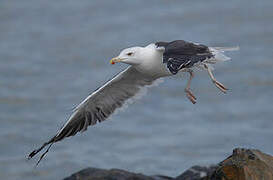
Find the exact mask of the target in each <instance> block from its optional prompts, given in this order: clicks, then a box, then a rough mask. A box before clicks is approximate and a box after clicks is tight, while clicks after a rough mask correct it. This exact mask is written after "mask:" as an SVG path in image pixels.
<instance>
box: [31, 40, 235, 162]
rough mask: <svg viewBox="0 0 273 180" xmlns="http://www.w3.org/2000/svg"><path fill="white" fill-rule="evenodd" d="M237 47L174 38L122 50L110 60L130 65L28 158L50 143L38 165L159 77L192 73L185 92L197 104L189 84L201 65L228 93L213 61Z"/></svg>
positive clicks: (98, 91) (97, 91) (84, 103)
mask: <svg viewBox="0 0 273 180" xmlns="http://www.w3.org/2000/svg"><path fill="white" fill-rule="evenodd" d="M238 49H239V47H208V46H205V45H202V44H197V43H192V42H187V41H184V40H175V41H172V42H156V43H152V44H149V45H148V46H146V47H131V48H127V49H124V50H122V51H121V52H120V54H119V55H118V56H117V57H115V58H112V59H111V60H110V63H111V64H115V63H119V62H120V63H125V64H128V65H129V66H128V67H127V68H126V69H125V70H123V71H121V72H120V73H119V74H117V75H116V76H114V77H113V78H112V79H111V80H109V81H108V82H106V83H105V84H104V85H103V86H101V87H100V88H98V89H97V90H96V91H94V92H93V93H91V94H90V95H89V96H88V97H87V98H86V99H85V100H84V101H82V102H81V103H80V104H79V105H78V106H77V107H76V108H75V109H74V111H73V113H72V115H71V116H70V118H69V119H68V121H67V122H66V123H65V124H64V126H63V127H62V128H61V129H60V130H59V131H58V132H57V133H56V134H55V135H54V136H53V137H52V138H50V139H49V141H47V142H45V143H44V144H43V145H42V146H41V147H40V148H38V149H35V150H34V151H32V152H31V153H30V154H29V156H28V158H29V159H31V158H32V157H34V156H35V155H36V154H38V153H39V152H40V151H41V150H42V149H44V148H45V147H47V146H48V147H47V149H46V151H45V152H44V153H43V154H42V155H41V156H40V159H39V160H38V162H37V165H38V164H39V162H40V161H41V160H42V159H43V157H44V156H45V155H46V154H47V153H48V151H49V149H50V148H51V146H52V145H53V144H54V143H56V142H58V141H61V140H63V139H64V138H66V137H69V136H74V135H75V134H76V133H78V132H84V131H86V130H87V128H88V126H92V125H95V124H96V123H97V122H102V121H104V120H106V119H107V118H108V117H109V116H110V115H111V114H113V113H114V112H115V111H116V110H117V109H118V108H120V107H122V106H123V105H124V103H125V102H126V101H127V100H128V99H130V98H133V97H134V96H136V95H137V94H138V93H139V92H140V90H141V89H142V88H144V87H145V86H146V87H147V86H150V85H152V84H153V82H155V80H157V79H159V78H163V77H167V76H173V75H176V74H177V73H178V72H186V73H189V75H190V76H189V79H188V82H187V85H186V88H185V93H186V96H187V97H188V99H189V100H190V101H191V102H192V103H193V104H195V103H196V97H195V95H194V94H193V92H192V91H191V87H190V86H191V81H192V79H193V77H194V70H195V68H201V69H204V70H206V71H207V72H208V75H209V77H210V79H211V80H212V82H213V84H214V85H215V86H216V87H217V88H218V89H220V91H222V92H223V93H226V92H227V90H228V89H227V88H226V87H225V86H224V85H223V84H222V83H220V82H219V81H217V80H216V78H215V77H214V75H213V73H212V69H213V68H212V64H215V63H217V62H221V61H226V60H230V58H229V57H227V56H225V55H224V51H234V50H238Z"/></svg>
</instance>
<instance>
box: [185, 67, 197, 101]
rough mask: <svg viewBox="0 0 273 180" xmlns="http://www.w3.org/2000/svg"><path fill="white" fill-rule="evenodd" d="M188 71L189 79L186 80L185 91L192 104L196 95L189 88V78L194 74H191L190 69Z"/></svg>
mask: <svg viewBox="0 0 273 180" xmlns="http://www.w3.org/2000/svg"><path fill="white" fill-rule="evenodd" d="M188 72H189V73H190V79H189V80H188V83H187V87H186V88H185V92H186V95H187V97H188V99H189V100H190V101H191V102H192V104H195V103H196V97H195V96H194V95H193V93H192V92H191V90H190V86H191V80H192V78H193V77H194V74H193V71H192V70H189V71H188Z"/></svg>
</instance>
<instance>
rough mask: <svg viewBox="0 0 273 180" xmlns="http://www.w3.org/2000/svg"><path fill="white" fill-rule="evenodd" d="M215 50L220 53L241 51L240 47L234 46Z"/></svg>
mask: <svg viewBox="0 0 273 180" xmlns="http://www.w3.org/2000/svg"><path fill="white" fill-rule="evenodd" d="M212 48H213V49H215V50H218V51H223V52H225V51H239V50H240V47H239V46H234V47H212Z"/></svg>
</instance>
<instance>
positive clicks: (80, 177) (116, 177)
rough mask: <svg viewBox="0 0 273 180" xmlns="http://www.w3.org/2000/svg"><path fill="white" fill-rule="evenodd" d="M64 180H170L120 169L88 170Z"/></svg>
mask: <svg viewBox="0 0 273 180" xmlns="http://www.w3.org/2000/svg"><path fill="white" fill-rule="evenodd" d="M64 180H168V179H167V178H166V177H165V176H152V177H150V176H145V175H143V174H136V173H131V172H128V171H124V170H120V169H111V170H104V169H97V168H86V169H84V170H81V171H79V172H77V173H75V174H72V175H71V176H70V177H67V178H65V179H64Z"/></svg>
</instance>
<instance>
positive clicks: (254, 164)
mask: <svg viewBox="0 0 273 180" xmlns="http://www.w3.org/2000/svg"><path fill="white" fill-rule="evenodd" d="M209 179H211V180H218V179H219V180H273V157H272V156H270V155H267V154H264V153H262V152H261V151H259V150H253V149H240V148H237V149H234V150H233V154H232V155H231V156H230V157H228V158H227V159H226V160H224V161H222V162H221V163H220V164H219V167H218V168H217V169H216V171H215V172H214V173H213V174H212V176H211V177H210V178H209Z"/></svg>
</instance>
